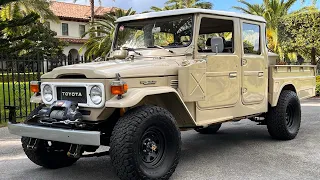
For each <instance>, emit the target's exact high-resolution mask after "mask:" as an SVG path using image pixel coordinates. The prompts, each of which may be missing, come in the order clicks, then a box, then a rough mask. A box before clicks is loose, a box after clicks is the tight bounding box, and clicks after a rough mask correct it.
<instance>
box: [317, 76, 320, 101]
mask: <svg viewBox="0 0 320 180" xmlns="http://www.w3.org/2000/svg"><path fill="white" fill-rule="evenodd" d="M316 96H320V76H317V77H316Z"/></svg>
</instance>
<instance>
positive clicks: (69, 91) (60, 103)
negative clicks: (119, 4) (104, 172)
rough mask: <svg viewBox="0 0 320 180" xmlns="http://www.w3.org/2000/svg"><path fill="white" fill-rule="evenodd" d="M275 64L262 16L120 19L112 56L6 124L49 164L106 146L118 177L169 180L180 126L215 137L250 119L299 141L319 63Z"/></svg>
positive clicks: (61, 76)
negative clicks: (224, 127) (221, 130)
mask: <svg viewBox="0 0 320 180" xmlns="http://www.w3.org/2000/svg"><path fill="white" fill-rule="evenodd" d="M276 59H277V56H276V55H275V54H271V53H268V51H267V47H266V22H265V20H264V19H263V18H262V17H259V16H252V15H243V14H237V13H231V12H222V11H214V10H204V9H181V10H173V11H163V12H152V13H146V14H138V15H133V16H127V17H123V18H120V19H119V20H118V21H117V28H116V32H115V38H114V41H113V45H112V50H111V52H110V54H109V56H108V57H106V58H102V59H101V58H100V60H97V61H96V62H91V63H86V64H77V65H70V66H64V67H60V68H56V69H54V70H53V71H52V72H49V73H46V74H44V75H43V76H42V77H41V82H32V89H33V91H34V92H35V94H34V95H33V97H32V98H31V101H32V102H35V103H40V104H41V105H40V106H39V107H38V108H36V109H35V110H34V111H33V112H32V113H31V114H30V115H29V117H28V118H27V119H26V120H25V122H24V123H16V122H14V121H13V120H12V121H11V123H10V124H9V126H8V127H9V130H10V132H11V133H12V134H16V135H20V136H22V146H23V149H24V151H25V153H26V155H27V156H28V158H29V159H30V160H31V161H33V162H34V163H35V164H37V165H40V166H43V167H45V168H61V167H65V166H70V165H71V164H73V163H75V162H76V161H77V160H78V159H79V158H80V157H84V156H88V155H86V154H87V153H85V154H84V152H95V151H96V150H97V149H98V147H99V146H109V147H110V151H109V152H110V156H111V162H112V165H113V167H114V169H115V172H116V174H117V175H118V176H119V178H120V179H168V178H169V177H170V176H171V175H172V173H173V172H174V171H175V168H176V166H177V164H178V161H179V156H180V151H181V137H180V131H181V130H189V129H194V130H196V131H197V132H199V133H215V132H217V131H218V130H219V128H220V126H221V124H222V123H224V122H228V121H238V120H241V119H247V118H248V119H250V120H252V121H256V122H258V123H259V124H263V125H267V129H268V131H269V133H270V135H271V136H272V137H273V138H275V139H280V140H290V139H294V138H295V137H296V135H297V134H298V131H299V127H300V122H301V108H300V100H301V99H304V98H309V97H312V96H314V95H315V67H314V66H311V65H301V66H297V65H275V61H276ZM38 86H39V87H38ZM37 89H39V92H37ZM102 154H108V152H100V153H96V154H94V153H93V154H89V155H97V156H99V155H102ZM100 168H101V167H100Z"/></svg>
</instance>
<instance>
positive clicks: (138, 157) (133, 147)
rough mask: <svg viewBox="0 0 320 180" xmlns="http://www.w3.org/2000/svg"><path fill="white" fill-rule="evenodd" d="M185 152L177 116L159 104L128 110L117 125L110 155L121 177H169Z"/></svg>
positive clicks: (112, 138)
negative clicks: (182, 152) (182, 151)
mask: <svg viewBox="0 0 320 180" xmlns="http://www.w3.org/2000/svg"><path fill="white" fill-rule="evenodd" d="M180 151H181V137H180V131H179V129H178V128H177V125H176V123H175V119H174V117H173V116H172V115H171V113H170V112H168V111H167V110H165V109H163V108H161V107H156V106H140V107H137V108H134V109H132V110H130V111H128V112H127V113H126V114H125V115H124V116H123V117H121V118H120V119H119V120H118V122H117V124H116V125H115V127H114V129H113V132H112V136H111V142H110V156H111V162H112V164H113V166H114V169H115V171H116V173H117V175H118V177H119V178H120V179H123V180H127V179H130V180H138V179H169V177H170V176H171V175H172V174H173V172H174V171H175V168H176V166H177V164H178V161H179V157H180Z"/></svg>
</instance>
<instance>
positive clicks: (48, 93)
mask: <svg viewBox="0 0 320 180" xmlns="http://www.w3.org/2000/svg"><path fill="white" fill-rule="evenodd" d="M42 93H43V98H44V100H46V101H47V102H50V101H51V100H52V99H53V95H52V88H51V86H49V85H45V86H44V87H43V92H42Z"/></svg>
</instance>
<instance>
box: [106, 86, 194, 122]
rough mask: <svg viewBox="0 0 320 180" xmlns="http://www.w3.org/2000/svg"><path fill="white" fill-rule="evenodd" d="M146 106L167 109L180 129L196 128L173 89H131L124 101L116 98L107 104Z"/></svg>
mask: <svg viewBox="0 0 320 180" xmlns="http://www.w3.org/2000/svg"><path fill="white" fill-rule="evenodd" d="M145 104H150V105H155V106H159V107H163V108H165V109H167V110H168V111H169V112H170V113H171V114H172V115H173V116H174V118H175V120H176V121H177V124H178V126H179V127H192V126H195V124H196V123H195V121H194V119H193V117H192V115H191V113H190V112H189V110H188V108H187V107H186V105H185V103H184V102H183V100H182V99H181V97H180V95H179V94H178V92H177V91H176V90H175V89H174V88H171V87H148V88H135V89H129V90H128V92H127V93H126V94H125V95H124V96H123V98H122V99H118V98H117V97H116V96H115V97H113V98H112V99H110V100H109V101H107V102H106V104H105V106H106V107H107V108H108V107H110V108H131V107H137V106H141V105H145Z"/></svg>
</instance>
